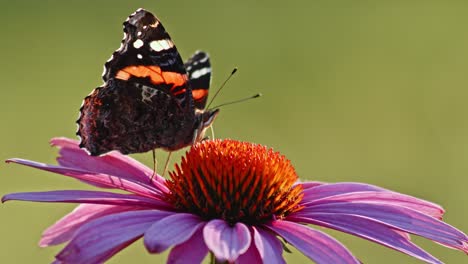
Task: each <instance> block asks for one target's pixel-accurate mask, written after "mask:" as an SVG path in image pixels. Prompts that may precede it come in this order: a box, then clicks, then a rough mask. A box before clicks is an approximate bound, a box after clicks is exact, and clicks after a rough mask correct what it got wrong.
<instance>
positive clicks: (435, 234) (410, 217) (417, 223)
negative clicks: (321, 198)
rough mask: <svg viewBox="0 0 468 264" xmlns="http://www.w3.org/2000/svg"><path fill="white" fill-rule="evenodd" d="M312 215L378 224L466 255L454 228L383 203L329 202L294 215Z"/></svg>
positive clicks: (466, 249) (466, 248) (464, 243)
mask: <svg viewBox="0 0 468 264" xmlns="http://www.w3.org/2000/svg"><path fill="white" fill-rule="evenodd" d="M316 213H328V214H351V215H359V216H364V217H368V218H370V219H373V220H375V221H380V222H382V223H384V224H386V225H388V226H390V227H392V228H395V229H398V230H401V231H405V232H408V233H412V234H415V235H419V236H422V237H425V238H427V239H430V240H433V241H436V242H438V243H440V244H443V245H445V246H447V247H451V248H455V249H459V250H462V251H464V252H467V253H468V244H467V242H468V237H467V236H466V235H465V234H464V233H463V232H461V231H459V230H457V229H456V228H454V227H452V226H450V225H448V224H446V223H444V222H442V221H440V220H438V219H436V218H433V217H431V216H427V215H425V214H422V213H420V212H418V211H415V210H412V209H409V208H406V207H395V206H391V205H383V204H371V203H333V204H323V205H316V206H310V207H308V208H307V209H303V210H302V211H300V212H298V213H297V214H295V215H297V216H300V215H303V216H305V217H309V218H313V215H311V214H316Z"/></svg>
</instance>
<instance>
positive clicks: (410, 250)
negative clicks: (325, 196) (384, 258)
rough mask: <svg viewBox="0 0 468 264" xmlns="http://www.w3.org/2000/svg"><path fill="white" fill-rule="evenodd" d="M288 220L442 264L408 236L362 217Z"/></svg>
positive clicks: (318, 215)
mask: <svg viewBox="0 0 468 264" xmlns="http://www.w3.org/2000/svg"><path fill="white" fill-rule="evenodd" d="M288 220H289V221H294V222H303V223H308V224H314V225H319V226H324V227H328V228H331V229H335V230H339V231H342V232H345V233H348V234H352V235H356V236H359V237H362V238H365V239H368V240H370V241H373V242H376V243H379V244H381V245H384V246H387V247H389V248H392V249H395V250H398V251H400V252H403V253H405V254H408V255H410V256H413V257H415V258H418V259H420V260H423V261H426V262H428V263H442V262H441V261H439V260H438V259H436V258H434V257H433V256H431V255H430V254H429V253H427V252H426V251H424V250H423V249H421V248H419V247H418V246H416V245H415V244H413V243H411V241H409V240H408V236H407V235H406V234H402V233H401V232H399V231H396V230H393V229H391V228H389V227H388V226H386V225H384V224H382V223H380V222H376V221H373V220H371V219H368V218H364V217H361V216H356V215H343V214H321V213H317V214H310V215H309V218H302V217H291V218H289V217H288Z"/></svg>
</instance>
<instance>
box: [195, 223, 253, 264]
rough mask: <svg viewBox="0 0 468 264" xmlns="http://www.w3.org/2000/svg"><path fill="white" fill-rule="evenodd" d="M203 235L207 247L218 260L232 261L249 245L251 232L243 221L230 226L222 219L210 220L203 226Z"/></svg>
mask: <svg viewBox="0 0 468 264" xmlns="http://www.w3.org/2000/svg"><path fill="white" fill-rule="evenodd" d="M203 237H204V238H205V243H206V245H207V246H208V249H209V250H210V251H211V252H213V254H214V255H215V257H216V259H217V260H219V261H229V262H234V261H235V260H236V259H237V258H238V257H239V256H240V255H242V254H244V253H245V252H246V251H247V249H248V248H249V246H250V243H251V240H252V238H251V234H250V231H249V228H248V227H247V226H245V225H244V224H243V223H236V224H235V225H234V226H230V225H229V224H228V223H227V222H225V221H223V220H218V219H215V220H211V221H210V222H208V223H207V224H206V225H205V227H204V228H203Z"/></svg>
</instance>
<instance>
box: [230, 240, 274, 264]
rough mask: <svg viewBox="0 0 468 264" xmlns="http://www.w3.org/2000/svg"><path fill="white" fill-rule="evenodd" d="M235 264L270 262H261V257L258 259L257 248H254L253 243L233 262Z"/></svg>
mask: <svg viewBox="0 0 468 264" xmlns="http://www.w3.org/2000/svg"><path fill="white" fill-rule="evenodd" d="M234 263H235V264H246V263H247V264H248V263H271V262H269V261H268V262H264V261H263V260H262V257H260V254H259V253H258V250H257V248H256V247H255V245H254V243H250V247H249V249H247V251H246V252H245V253H244V254H242V255H240V256H239V257H238V258H237V259H236V261H235V262H234Z"/></svg>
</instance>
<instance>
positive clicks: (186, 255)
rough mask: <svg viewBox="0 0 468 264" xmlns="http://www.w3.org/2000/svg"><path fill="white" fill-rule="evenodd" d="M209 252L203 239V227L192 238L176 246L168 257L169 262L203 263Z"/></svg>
mask: <svg viewBox="0 0 468 264" xmlns="http://www.w3.org/2000/svg"><path fill="white" fill-rule="evenodd" d="M207 254H208V248H207V247H206V245H205V240H204V239H203V229H201V228H200V229H198V230H197V231H196V232H195V233H194V234H193V235H192V237H191V238H189V239H188V240H187V241H185V242H184V243H182V244H179V245H177V246H175V247H174V248H173V249H172V250H171V253H169V256H168V257H167V263H168V264H184V263H201V262H202V261H203V259H204V258H205V257H206V255H207Z"/></svg>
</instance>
